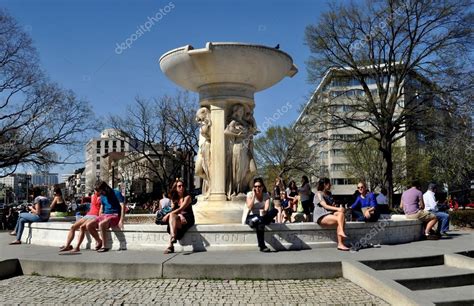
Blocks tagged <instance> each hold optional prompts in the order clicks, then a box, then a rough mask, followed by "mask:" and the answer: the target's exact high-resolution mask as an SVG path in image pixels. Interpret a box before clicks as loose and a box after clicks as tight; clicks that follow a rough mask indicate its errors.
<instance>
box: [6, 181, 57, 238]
mask: <svg viewBox="0 0 474 306" xmlns="http://www.w3.org/2000/svg"><path fill="white" fill-rule="evenodd" d="M33 196H34V198H35V199H34V201H33V206H28V209H29V211H30V212H24V213H20V215H19V216H18V220H17V222H16V227H15V230H14V231H13V232H11V233H10V235H12V236H16V240H14V241H12V242H10V244H11V245H15V244H21V235H22V234H23V230H24V229H25V223H33V222H47V221H48V220H49V214H50V209H51V208H54V207H53V205H52V206H51V208H50V207H49V199H48V198H47V197H45V196H44V195H43V192H42V191H41V189H40V188H38V187H36V188H34V189H33Z"/></svg>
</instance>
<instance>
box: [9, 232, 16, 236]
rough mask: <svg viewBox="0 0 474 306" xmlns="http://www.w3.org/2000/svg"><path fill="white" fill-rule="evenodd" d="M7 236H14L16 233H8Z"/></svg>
mask: <svg viewBox="0 0 474 306" xmlns="http://www.w3.org/2000/svg"><path fill="white" fill-rule="evenodd" d="M8 235H10V236H16V233H15V232H10V233H8Z"/></svg>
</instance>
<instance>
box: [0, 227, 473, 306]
mask: <svg viewBox="0 0 474 306" xmlns="http://www.w3.org/2000/svg"><path fill="white" fill-rule="evenodd" d="M10 240H11V237H10V236H8V234H7V233H0V244H1V248H0V276H2V273H4V274H5V273H10V274H11V275H12V274H14V273H15V270H14V269H13V270H12V267H13V263H14V262H16V263H17V266H16V269H18V268H19V267H21V270H22V271H19V270H16V272H17V274H25V275H36V274H39V275H41V277H39V276H20V277H15V278H10V279H6V280H3V281H1V282H0V292H4V291H5V290H7V291H11V290H13V291H15V290H16V289H14V288H16V287H17V286H18V284H26V285H25V286H26V287H25V288H26V289H28V288H29V287H28V286H33V285H32V282H34V281H35V279H38V281H45V282H52V283H53V284H54V282H55V281H59V280H57V279H55V278H53V279H50V278H47V276H63V277H70V278H74V279H73V280H65V279H63V280H61V283H64V284H66V287H64V288H65V290H69V289H68V288H70V287H71V286H72V287H71V288H73V289H74V290H77V292H76V291H74V292H75V294H76V295H77V297H81V296H88V294H87V291H88V288H93V287H94V284H97V286H102V285H104V284H105V285H107V287H108V286H109V285H110V286H112V287H114V288H115V287H118V289H119V290H118V291H112V292H123V291H126V292H132V291H133V293H130V296H136V297H137V298H136V299H126V298H123V299H113V298H111V297H113V294H109V296H108V298H104V297H99V296H98V297H96V298H95V299H91V300H87V299H86V300H87V301H86V300H81V303H94V304H95V303H98V302H99V300H100V302H101V303H102V302H106V301H109V302H111V303H112V302H113V303H116V302H121V303H157V302H158V300H156V299H155V300H154V299H151V300H150V299H146V298H145V296H147V295H144V294H141V293H140V292H141V291H134V290H135V289H133V290H132V288H142V287H143V286H144V287H147V285H144V284H154V285H150V286H152V287H153V288H157V290H153V292H152V293H150V294H151V296H154V297H156V298H159V299H163V298H164V297H163V296H160V295H159V292H161V291H162V289H163V288H168V287H169V288H170V294H171V296H170V297H169V298H168V299H167V300H166V301H168V302H169V303H171V304H174V302H176V299H177V298H178V297H179V293H178V292H181V293H182V292H183V290H184V289H185V290H184V291H185V292H186V294H187V295H186V296H187V298H186V301H188V300H189V301H191V303H193V302H192V300H193V299H198V300H199V298H200V297H201V298H203V299H204V300H202V301H201V302H202V303H204V304H209V303H223V301H226V302H235V303H237V302H239V303H245V304H247V303H252V301H251V300H249V299H248V297H249V295H250V296H253V297H254V298H255V301H256V302H255V304H260V303H271V304H273V303H277V302H278V300H268V299H267V300H265V299H264V298H260V297H258V296H259V294H261V293H263V294H264V295H267V296H268V295H271V296H274V295H278V293H280V294H282V296H284V298H283V300H282V301H283V302H282V303H283V304H297V303H306V304H321V303H323V304H324V303H328V304H334V303H336V304H347V303H351V302H353V303H358V304H360V303H368V304H379V303H383V301H387V302H389V303H391V304H399V305H402V304H403V305H433V304H435V303H436V304H440V305H443V304H446V303H449V302H453V301H458V302H459V301H462V302H464V303H467V304H472V303H474V259H473V258H472V257H473V251H474V232H453V234H452V235H451V237H449V238H445V239H441V240H439V241H417V242H412V243H407V244H400V245H382V246H381V248H370V249H362V250H360V251H358V252H341V251H338V250H336V249H335V248H321V249H313V250H302V251H283V252H272V253H260V252H259V251H258V250H257V248H255V251H232V252H230V251H225V252H224V251H213V252H197V253H191V252H183V253H175V254H170V255H164V254H162V253H161V252H157V251H110V252H108V253H102V254H99V253H97V252H94V251H90V250H84V251H82V252H81V254H78V255H59V254H58V252H57V249H56V248H52V247H45V246H37V245H28V244H23V245H19V246H9V245H8V242H9V241H10ZM9 269H10V270H9ZM8 271H10V272H8ZM11 275H10V276H11ZM3 277H4V278H5V277H6V276H5V275H3ZM341 277H344V278H345V279H341ZM78 278H79V279H83V278H89V279H111V280H109V281H103V282H99V283H97V281H93V280H87V281H86V280H85V281H77V279H78ZM148 278H153V279H154V280H146V281H144V280H131V279H148ZM156 278H164V279H159V280H157V279H156ZM126 279H128V280H126ZM192 279H194V280H192ZM197 279H201V280H200V281H197ZM249 279H253V280H249ZM74 280H75V281H74ZM285 280H293V281H285ZM292 282H296V283H295V284H293V283H292ZM341 282H342V283H341ZM351 282H352V283H351ZM419 283H421V284H424V285H422V286H418V285H417V284H419ZM28 284H30V285H28ZM249 284H250V285H249ZM289 284H292V285H289ZM318 284H319V285H318ZM356 284H357V285H356ZM45 286H46V285H45ZM45 286H40V287H42V288H45ZM226 286H228V288H227V287H226ZM247 286H250V287H252V288H247ZM253 286H257V287H258V288H263V289H261V291H260V290H256V289H254V288H253ZM318 286H319V287H318ZM353 286H355V287H353ZM359 286H360V287H362V288H363V289H365V290H367V291H368V292H369V293H370V294H369V293H367V292H364V290H363V289H361V288H360V287H359ZM46 287H49V286H46ZM53 287H55V286H53ZM294 287H298V288H299V287H302V288H303V287H304V288H306V289H304V290H302V291H301V292H300V290H296V289H294ZM20 288H22V286H20ZM173 288H174V289H173ZM190 288H191V289H190ZM196 288H200V289H199V290H197V289H196ZM315 288H319V289H315ZM73 289H71V290H73ZM247 289H248V290H249V291H245V290H247ZM18 290H19V289H18ZM81 290H82V291H81ZM130 290H132V291H130ZM163 290H164V289H163ZM222 290H224V291H223V292H222V293H219V294H218V293H215V292H216V291H222ZM242 290H243V292H244V294H242V295H240V294H237V292H241V291H242ZM295 290H296V291H295ZM312 290H313V291H314V292H313V291H312ZM155 291H158V292H155ZM165 291H167V290H165ZM79 292H83V294H80V293H79ZM358 292H360V294H358ZM329 293H330V294H329ZM2 294H3V295H2V296H0V303H1V302H6V301H7V299H8V298H11V299H12V300H11V302H12V303H20V302H27V300H24V301H23V300H18V299H13V296H7V295H5V294H4V293H2ZM19 294H20V293H19ZM328 294H329V295H328ZM51 295H53V294H52V293H51V292H50V293H48V294H47V296H51ZM20 296H24V295H22V294H20ZM94 296H95V295H94ZM119 296H121V295H119ZM308 296H310V297H311V298H310V299H308V298H307V297H308ZM326 296H328V297H326ZM344 296H346V298H343V299H342V300H341V299H340V297H344ZM360 296H366V297H367V299H364V298H362V299H360ZM375 296H376V297H378V298H380V299H377V298H376V297H375ZM206 298H209V300H207V299H206ZM318 298H319V299H318ZM42 301H43V302H47V301H48V300H47V299H46V300H42ZM50 301H51V300H50ZM52 301H54V300H52ZM68 301H69V302H71V303H72V302H73V301H72V300H71V299H70V300H68ZM165 303H166V302H165ZM183 303H184V302H183Z"/></svg>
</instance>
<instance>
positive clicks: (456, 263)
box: [444, 254, 474, 270]
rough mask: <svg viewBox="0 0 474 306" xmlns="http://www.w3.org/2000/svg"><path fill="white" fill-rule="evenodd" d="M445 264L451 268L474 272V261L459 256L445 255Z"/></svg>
mask: <svg viewBox="0 0 474 306" xmlns="http://www.w3.org/2000/svg"><path fill="white" fill-rule="evenodd" d="M444 264H445V265H447V266H450V267H455V268H461V269H470V270H474V259H473V258H470V257H467V256H463V255H459V254H445V255H444Z"/></svg>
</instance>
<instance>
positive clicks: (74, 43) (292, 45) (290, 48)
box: [0, 0, 327, 173]
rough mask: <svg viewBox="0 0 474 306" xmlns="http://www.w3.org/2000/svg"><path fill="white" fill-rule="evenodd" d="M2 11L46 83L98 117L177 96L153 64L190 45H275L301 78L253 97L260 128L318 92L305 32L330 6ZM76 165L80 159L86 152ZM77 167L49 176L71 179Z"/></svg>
mask: <svg viewBox="0 0 474 306" xmlns="http://www.w3.org/2000/svg"><path fill="white" fill-rule="evenodd" d="M170 2H172V3H173V6H174V8H172V9H171V10H169V9H168V11H169V12H168V13H167V14H166V15H164V16H163V18H162V19H161V20H159V21H158V22H156V23H155V24H154V25H153V26H152V28H151V29H150V31H149V32H145V34H144V35H142V36H141V37H140V38H138V39H137V40H136V41H134V42H133V44H132V46H131V48H129V49H126V50H124V51H123V52H122V53H121V54H119V55H118V54H116V52H115V48H116V46H117V43H118V44H120V43H122V42H124V41H125V40H126V39H127V38H129V37H130V35H131V34H133V33H135V32H136V31H137V28H138V27H140V25H143V24H144V23H145V22H146V21H147V20H148V17H152V16H155V14H156V13H157V12H159V11H160V9H162V11H163V9H164V8H165V7H166V6H167V5H169V3H170ZM0 4H1V7H3V8H5V9H6V10H7V11H8V12H9V13H10V14H11V15H13V16H14V17H15V18H16V19H17V20H18V22H19V23H20V24H21V25H22V26H23V27H24V29H25V31H27V32H28V33H29V34H30V35H31V37H32V38H33V40H34V44H35V46H36V48H37V50H38V52H39V55H40V59H41V65H42V68H43V69H44V70H45V71H46V73H47V74H48V75H49V76H50V78H51V79H52V80H53V81H56V82H58V83H60V84H61V85H62V86H63V87H65V88H69V89H72V90H74V91H75V92H76V93H77V95H78V96H80V97H82V98H85V99H87V100H88V101H90V103H91V104H92V105H93V106H94V109H95V112H96V115H98V116H105V115H107V114H121V113H123V112H124V110H125V108H126V106H127V105H128V104H131V103H133V99H134V97H135V96H137V95H139V96H142V97H146V98H151V97H158V96H161V95H164V94H173V93H175V92H176V90H177V89H178V87H177V85H175V84H174V83H172V82H171V81H170V80H168V79H167V78H166V77H165V76H164V74H163V73H162V72H161V70H160V68H159V64H158V59H159V58H160V56H161V55H162V54H163V53H165V52H167V51H169V50H171V49H174V48H177V47H180V46H183V45H187V44H191V45H193V46H194V47H196V48H200V47H203V46H204V45H205V43H206V42H207V41H237V42H249V43H257V44H263V45H268V46H275V45H276V44H280V48H281V50H283V51H285V52H287V53H288V54H290V55H291V56H292V57H293V60H294V62H295V64H296V65H297V66H298V68H299V73H298V74H297V75H296V76H294V77H293V78H285V79H284V80H283V81H281V82H280V83H279V84H277V85H275V86H274V87H271V88H269V89H267V90H265V91H263V92H260V93H257V94H256V96H255V101H256V109H255V118H256V120H257V123H258V122H263V121H264V120H265V117H266V116H268V117H270V116H271V115H272V114H273V113H274V111H275V110H277V109H279V108H281V107H282V106H283V105H286V104H287V103H290V104H291V105H292V108H291V109H290V111H289V112H288V113H287V114H285V116H283V117H282V118H281V121H280V122H278V123H279V124H281V125H287V124H290V123H291V122H292V121H294V120H295V119H296V118H297V116H298V109H299V107H300V105H301V104H303V103H305V102H306V100H307V97H308V96H309V94H310V93H311V91H312V90H314V88H315V85H314V84H313V85H312V84H308V82H307V73H306V67H305V61H306V60H307V59H308V57H309V50H308V48H307V46H306V45H305V44H304V29H305V27H306V26H307V25H308V24H314V23H316V22H317V20H318V16H319V15H320V13H321V12H323V11H324V10H326V9H327V3H326V2H325V1H318V0H301V1H290V0H288V1H282V0H276V1H250V0H249V1H247V0H243V1H231V0H221V1H219V0H204V1H197V0H173V1H156V0H155V1H148V0H146V1H145V0H136V1H132V0H129V1H125V0H102V1H98V0H95V1H92V0H81V1H79V0H68V1H64V0H43V1H38V0H0ZM78 158H79V159H83V152H81V153H80V154H79V157H78ZM79 167H80V165H77V166H71V167H70V166H68V167H63V168H55V169H52V170H54V171H56V172H60V173H71V172H72V171H73V170H74V169H75V168H79Z"/></svg>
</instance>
